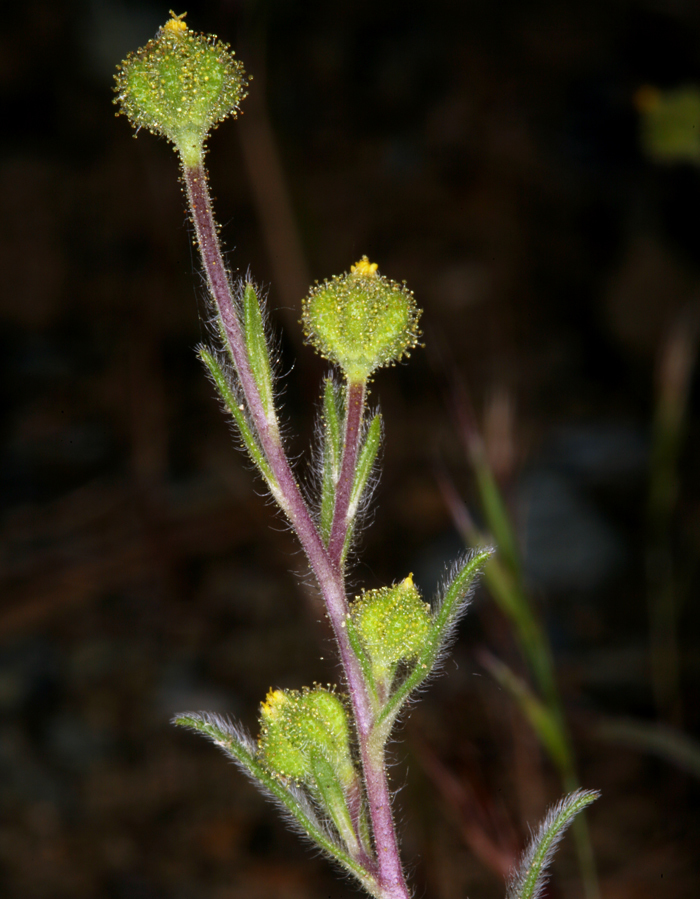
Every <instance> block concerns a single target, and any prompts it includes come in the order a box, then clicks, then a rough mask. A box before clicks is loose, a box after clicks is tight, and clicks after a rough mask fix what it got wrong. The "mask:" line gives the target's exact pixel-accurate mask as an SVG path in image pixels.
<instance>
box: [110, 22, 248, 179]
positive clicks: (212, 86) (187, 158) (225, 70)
mask: <svg viewBox="0 0 700 899" xmlns="http://www.w3.org/2000/svg"><path fill="white" fill-rule="evenodd" d="M170 15H171V18H170V19H169V20H168V21H167V22H166V23H165V25H163V27H162V28H160V29H159V31H158V33H157V34H156V36H155V37H154V38H153V39H152V40H150V41H149V42H148V43H147V44H146V46H145V47H141V48H140V49H139V50H136V51H135V52H134V53H130V54H129V55H128V56H127V58H126V59H125V60H124V61H123V62H122V63H121V65H119V66H118V68H117V74H116V75H115V81H116V86H115V93H116V97H115V99H114V102H115V103H116V104H117V105H118V106H119V107H120V112H122V113H124V115H126V117H127V118H128V119H129V121H130V122H131V124H132V125H134V127H135V128H136V129H139V128H147V129H148V130H149V131H151V132H153V134H158V135H162V136H163V137H166V138H167V139H168V140H170V141H172V143H173V144H174V145H175V148H176V149H177V151H178V152H179V153H180V156H181V158H182V161H183V163H184V165H186V166H196V165H199V164H200V163H201V161H202V156H203V152H204V142H205V140H206V138H207V135H208V134H209V132H210V131H211V129H212V128H213V127H214V126H215V125H216V124H217V123H218V122H221V121H222V120H223V119H225V118H227V117H228V116H231V115H236V114H237V112H238V108H239V105H240V103H241V101H242V100H243V98H244V97H245V96H246V85H247V82H246V78H245V72H244V70H243V65H242V64H241V63H240V62H239V61H238V60H237V59H235V58H234V54H233V52H232V51H231V50H230V48H229V46H228V44H224V43H222V42H221V41H219V40H217V39H216V37H215V36H213V35H204V34H195V32H193V31H191V30H190V29H189V28H188V27H187V25H186V24H185V22H184V21H183V19H184V16H185V13H183V14H182V15H179V16H176V15H175V13H173V12H171V13H170Z"/></svg>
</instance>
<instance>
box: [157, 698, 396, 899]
mask: <svg viewBox="0 0 700 899" xmlns="http://www.w3.org/2000/svg"><path fill="white" fill-rule="evenodd" d="M173 724H176V725H177V726H179V727H186V728H189V730H193V731H197V732H198V733H201V734H203V735H204V736H206V737H208V738H209V739H210V740H212V742H214V743H215V744H216V745H217V746H218V747H219V748H220V749H222V750H223V751H224V752H225V753H226V755H228V756H229V758H231V759H233V760H234V761H235V762H236V763H237V764H238V765H239V766H240V767H241V768H242V769H243V770H244V771H245V773H246V774H247V775H248V776H249V777H250V778H251V780H252V781H253V782H255V783H256V784H257V785H258V786H260V787H262V789H263V790H264V791H265V792H266V793H268V794H269V795H270V796H272V798H273V799H274V800H275V801H276V802H277V803H279V805H281V806H282V808H283V809H284V810H285V811H286V812H287V813H288V814H289V815H290V816H291V818H292V819H293V820H294V821H295V822H296V823H297V825H298V826H299V827H300V828H301V830H302V831H303V832H304V833H305V834H306V835H307V836H308V837H309V838H310V839H311V840H312V841H313V842H314V843H316V845H318V846H319V847H320V848H321V849H322V850H323V851H324V852H326V853H327V854H328V855H329V856H331V858H333V859H335V861H336V862H338V864H339V865H341V867H343V868H344V869H345V870H346V871H347V872H348V873H350V874H352V875H353V876H354V877H356V878H357V879H358V880H359V881H360V883H361V884H362V886H363V887H364V888H365V889H366V890H367V892H368V893H369V894H370V895H371V896H375V897H378V899H381V892H380V889H379V885H378V884H377V881H376V879H375V878H374V877H373V876H372V875H371V874H370V873H369V872H368V871H366V870H365V868H364V867H362V865H360V864H359V863H358V862H357V861H355V860H354V859H353V858H352V857H351V856H350V855H349V854H348V853H347V852H346V851H345V849H344V848H343V847H342V846H341V845H340V844H339V843H338V842H336V840H334V839H333V838H332V837H331V836H330V834H329V832H328V830H327V829H326V828H325V827H324V826H323V824H322V823H321V822H320V821H319V819H318V817H317V815H316V813H315V811H314V809H313V808H312V807H311V806H310V804H309V802H308V800H306V798H305V797H304V795H303V793H302V792H301V791H300V790H298V789H295V788H294V787H290V786H288V785H287V784H285V782H284V781H283V780H281V779H280V778H279V777H277V776H276V775H274V774H271V773H270V772H269V771H268V770H267V768H266V767H265V766H264V765H263V764H262V763H261V762H260V760H259V758H258V756H257V752H256V750H255V744H254V743H253V741H252V740H251V739H250V738H249V737H246V736H245V735H244V734H243V733H242V732H241V731H239V730H238V729H237V728H236V727H235V726H233V725H231V724H229V723H228V722H226V721H222V720H221V719H220V718H218V717H217V716H215V715H210V714H207V713H206V712H205V713H197V714H190V713H187V714H183V715H177V716H176V717H175V718H174V719H173Z"/></svg>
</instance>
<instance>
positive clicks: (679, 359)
mask: <svg viewBox="0 0 700 899" xmlns="http://www.w3.org/2000/svg"><path fill="white" fill-rule="evenodd" d="M699 336H700V310H699V309H698V306H697V305H693V306H690V307H687V308H685V309H684V310H683V311H682V313H681V314H680V315H679V316H678V317H677V318H676V320H675V321H674V323H673V326H672V327H671V329H670V331H669V333H668V335H667V337H666V339H665V341H664V342H663V344H662V346H661V350H660V353H659V357H658V361H657V367H656V397H655V404H654V419H653V424H652V440H651V453H650V462H649V497H648V504H647V555H646V575H647V604H648V608H649V656H650V667H651V684H652V691H653V694H654V702H655V703H656V709H657V712H658V714H659V717H661V718H663V719H665V720H667V721H670V722H672V723H673V724H675V725H680V724H681V721H682V716H683V710H682V702H681V689H680V677H681V675H680V652H679V649H678V635H677V631H678V612H679V608H678V604H679V596H678V575H677V572H676V569H675V565H674V554H673V546H672V539H671V531H672V525H673V517H674V513H675V510H676V504H677V500H678V487H679V479H678V462H679V455H680V451H681V447H682V444H683V438H684V436H685V420H686V413H687V408H688V395H689V390H690V379H691V375H692V372H693V366H694V363H695V359H696V356H697V346H698V337H699Z"/></svg>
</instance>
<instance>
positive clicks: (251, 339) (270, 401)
mask: <svg viewBox="0 0 700 899" xmlns="http://www.w3.org/2000/svg"><path fill="white" fill-rule="evenodd" d="M243 321H244V326H245V342H246V348H247V350H248V359H249V360H250V368H251V371H252V372H253V377H254V378H255V383H256V384H257V387H258V390H259V392H260V399H261V400H262V404H263V408H264V409H265V416H266V418H267V419H268V421H274V419H275V399H274V394H273V390H272V384H273V381H272V367H271V365H270V354H269V351H268V346H267V338H266V336H265V326H264V324H263V317H262V312H261V310H260V302H259V300H258V295H257V293H256V292H255V287H254V286H253V285H252V284H251V283H250V282H248V283H247V284H246V286H245V288H244V290H243Z"/></svg>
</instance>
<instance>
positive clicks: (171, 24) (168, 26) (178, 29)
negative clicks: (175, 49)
mask: <svg viewBox="0 0 700 899" xmlns="http://www.w3.org/2000/svg"><path fill="white" fill-rule="evenodd" d="M169 12H170V15H171V18H170V19H168V21H167V22H166V23H165V25H163V29H162V30H163V31H169V32H170V33H171V34H182V33H183V31H189V29H188V27H187V25H186V24H185V23H184V22H183V19H184V18H185V16H186V15H187V13H186V12H181V13H180V15H179V16H176V15H175V13H174V12H173V11H172V9H171V10H169Z"/></svg>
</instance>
